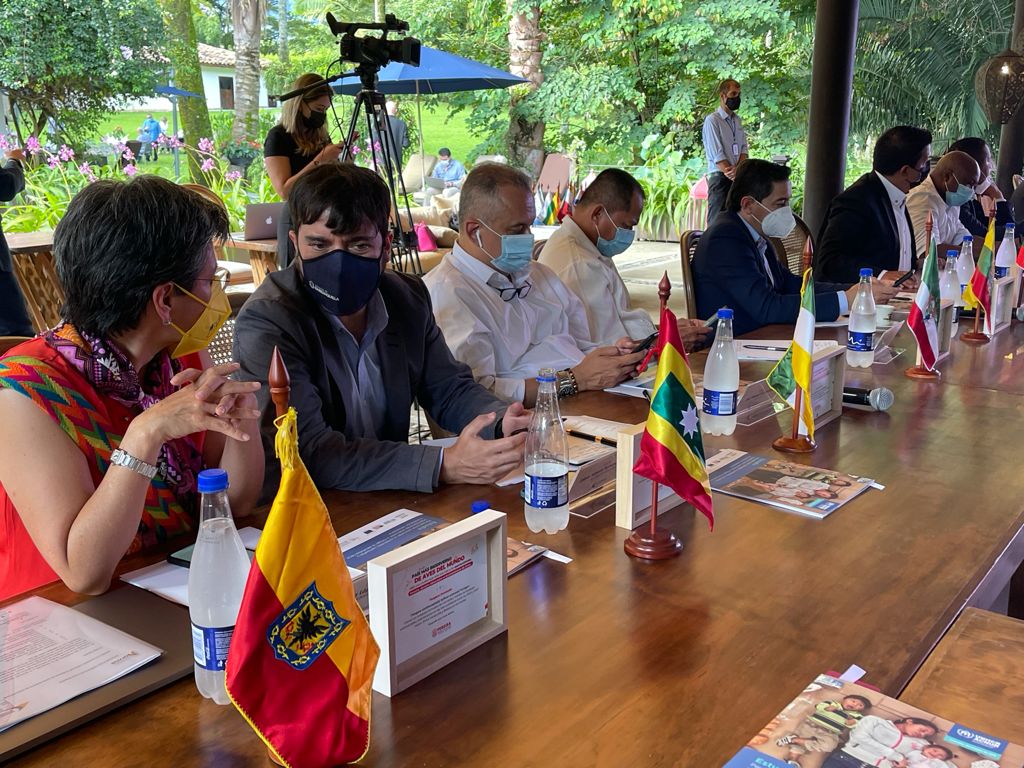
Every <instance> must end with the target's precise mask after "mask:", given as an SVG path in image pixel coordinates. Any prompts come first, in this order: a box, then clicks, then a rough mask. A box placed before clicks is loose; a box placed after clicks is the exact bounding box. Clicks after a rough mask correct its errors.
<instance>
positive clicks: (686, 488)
mask: <svg viewBox="0 0 1024 768" xmlns="http://www.w3.org/2000/svg"><path fill="white" fill-rule="evenodd" d="M699 414H700V407H699V406H698V405H697V397H696V394H695V393H694V388H693V376H691V375H690V366H689V364H688V363H687V360H686V351H685V350H684V349H683V343H682V342H681V341H680V340H679V328H678V326H677V324H676V316H675V315H673V314H672V311H671V310H670V309H668V308H667V307H666V308H665V309H663V310H661V326H660V331H659V335H658V373H657V375H656V376H655V377H654V393H653V394H652V396H651V412H650V413H649V414H648V416H647V427H646V429H645V430H644V434H643V437H641V438H640V458H638V459H637V461H636V464H635V465H634V466H633V471H634V472H636V473H637V474H638V475H640V476H641V477H646V478H647V479H648V480H653V481H654V482H656V483H661V484H662V485H667V486H668V487H669V488H671V489H672V490H673V491H675V492H676V493H677V494H678V495H679V497H680V498H682V499H685V500H686V501H688V502H690V503H691V504H693V506H694V507H695V508H697V509H699V510H700V511H701V512H703V513H704V516H705V517H706V518H707V519H708V522H709V523H711V530H714V529H715V513H714V511H713V510H712V508H711V485H710V483H709V482H708V470H707V466H706V465H707V460H706V459H705V458H704V440H703V438H702V437H701V433H700V418H699Z"/></svg>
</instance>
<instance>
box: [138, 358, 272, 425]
mask: <svg viewBox="0 0 1024 768" xmlns="http://www.w3.org/2000/svg"><path fill="white" fill-rule="evenodd" d="M238 368H239V364H238V363H225V364H223V365H215V366H213V367H212V368H207V369H206V370H205V371H198V370H196V369H195V368H187V369H185V370H184V371H181V372H180V373H178V374H176V375H175V376H174V378H173V379H171V383H172V384H175V385H179V386H182V388H181V389H179V390H178V391H177V392H175V393H174V394H172V395H169V396H168V397H165V398H164V399H163V400H161V401H160V402H159V403H157V404H156V405H154V406H153V407H151V408H149V409H148V410H146V411H144V412H143V413H142V414H140V415H139V416H138V417H136V419H135V421H142V422H143V423H144V425H145V426H146V428H147V430H150V431H152V432H153V433H154V434H155V437H157V439H158V440H159V441H160V442H161V443H163V442H166V441H167V440H173V439H174V438H176V437H183V436H184V435H190V434H192V433H193V432H200V431H202V430H211V431H214V432H220V433H221V434H223V435H226V436H227V437H230V438H233V439H235V440H242V441H246V440H248V439H249V432H248V431H247V429H246V428H245V424H244V422H246V421H252V420H255V419H258V418H259V416H260V412H259V410H258V409H257V408H256V395H255V392H257V391H258V390H259V388H260V384H259V382H257V381H233V380H231V379H229V378H228V376H230V375H231V374H232V373H234V372H235V371H237V370H238ZM139 426H142V425H139Z"/></svg>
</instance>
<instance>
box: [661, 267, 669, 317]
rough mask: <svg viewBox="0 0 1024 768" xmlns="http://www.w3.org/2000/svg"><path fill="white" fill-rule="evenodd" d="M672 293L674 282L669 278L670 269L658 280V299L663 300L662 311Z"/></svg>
mask: <svg viewBox="0 0 1024 768" xmlns="http://www.w3.org/2000/svg"><path fill="white" fill-rule="evenodd" d="M671 295H672V282H671V281H670V280H669V279H668V270H666V271H665V274H663V275H662V276H661V280H660V281H659V282H658V299H659V300H660V301H661V311H662V312H664V311H665V307H667V306H668V297H669V296H671Z"/></svg>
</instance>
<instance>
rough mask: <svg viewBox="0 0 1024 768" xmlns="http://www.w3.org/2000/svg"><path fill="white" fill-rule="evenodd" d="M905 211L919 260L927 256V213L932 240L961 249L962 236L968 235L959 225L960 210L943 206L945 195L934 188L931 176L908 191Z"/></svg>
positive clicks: (952, 206)
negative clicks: (912, 228)
mask: <svg viewBox="0 0 1024 768" xmlns="http://www.w3.org/2000/svg"><path fill="white" fill-rule="evenodd" d="M907 210H908V211H910V222H911V223H912V224H913V225H914V237H916V238H917V255H918V256H922V255H924V254H925V253H927V252H928V242H927V240H925V236H924V227H925V224H926V223H927V221H928V214H929V213H930V214H931V215H932V236H933V237H934V238H935V242H936V243H945V244H946V245H960V243H962V242H963V241H964V235H969V234H971V233H970V232H968V231H967V227H965V226H964V225H963V224H962V223H961V221H960V206H959V205H946V198H945V195H944V194H943V193H942V192H939V190H937V189H936V188H935V184H934V183H933V182H932V177H931V176H929V177H928V178H927V179H925V180H924V181H922V182H921V183H920V184H918V185H917V186H916V187H914V188H913V189H912V190H910V194H909V195H907Z"/></svg>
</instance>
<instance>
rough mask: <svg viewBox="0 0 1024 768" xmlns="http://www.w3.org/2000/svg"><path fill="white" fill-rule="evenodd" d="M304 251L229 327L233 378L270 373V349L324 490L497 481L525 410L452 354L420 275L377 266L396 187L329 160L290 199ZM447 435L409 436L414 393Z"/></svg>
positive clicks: (517, 443)
mask: <svg viewBox="0 0 1024 768" xmlns="http://www.w3.org/2000/svg"><path fill="white" fill-rule="evenodd" d="M288 204H289V208H290V211H291V219H292V230H291V232H289V236H290V238H291V239H292V242H293V244H294V245H295V248H296V252H297V253H298V255H299V258H298V259H295V261H293V262H292V264H291V266H289V267H288V268H287V269H284V270H282V271H279V272H274V273H272V274H271V275H270V276H269V277H268V278H267V279H266V280H265V281H264V282H263V284H262V285H260V287H259V288H258V289H257V290H256V292H255V293H254V294H253V295H252V297H251V298H250V299H249V300H248V301H247V302H246V303H245V306H244V307H243V308H242V311H241V313H240V314H239V316H238V320H237V323H236V326H235V357H236V359H237V360H238V361H239V362H240V363H241V364H242V370H241V372H240V375H241V376H242V377H243V378H245V379H248V380H255V381H261V382H263V383H266V381H267V376H268V371H269V368H270V357H271V354H272V352H273V349H274V347H275V346H277V347H278V348H279V349H280V350H281V355H282V357H283V358H284V363H285V366H286V367H287V368H288V373H289V375H290V377H291V404H292V405H293V406H294V407H295V410H296V411H297V413H298V432H299V450H300V453H301V455H302V460H303V461H304V462H305V464H306V466H307V467H308V468H309V471H310V474H311V475H312V477H313V480H314V481H315V482H316V484H317V485H318V486H319V487H321V488H338V489H343V490H351V491H373V490H382V489H405V490H417V491H427V492H429V491H432V490H433V489H434V488H436V487H437V485H438V484H439V483H442V482H445V483H492V482H494V481H495V480H497V479H498V478H500V477H502V476H503V475H505V474H507V473H508V472H510V471H511V470H512V469H514V468H515V467H517V466H519V464H520V463H521V462H522V459H523V446H524V443H525V435H523V434H517V435H513V433H515V432H517V431H519V430H522V429H524V428H525V427H526V426H527V425H528V423H529V414H528V413H526V411H525V410H524V408H523V406H522V404H521V403H513V404H512V405H511V406H509V405H507V403H505V401H503V400H499V399H498V398H497V397H495V396H494V395H492V394H491V393H490V392H488V391H487V390H486V389H485V388H484V387H482V386H480V385H479V384H477V383H476V382H475V381H474V380H473V374H472V372H471V371H470V370H469V368H468V367H466V366H465V365H463V364H462V363H459V362H457V361H456V360H455V359H454V358H453V357H452V355H451V352H449V350H448V345H447V344H446V343H445V340H444V337H443V336H442V335H441V331H440V329H439V328H438V327H437V325H436V324H435V322H434V315H433V311H432V308H431V305H430V296H429V294H428V293H427V290H426V288H425V287H424V285H423V282H422V281H421V280H420V279H419V278H418V277H412V276H409V275H405V274H402V273H398V272H392V271H390V270H385V265H386V263H387V260H388V257H389V254H390V248H391V234H390V230H389V227H388V217H389V213H390V209H391V205H390V193H389V192H388V189H387V187H386V186H385V185H384V183H383V181H381V179H380V177H379V176H377V175H376V174H375V173H373V172H372V171H369V170H367V169H364V168H359V167H356V166H354V165H350V164H335V163H332V164H327V165H322V166H319V167H317V168H315V169H313V170H312V171H310V172H308V173H306V174H304V175H303V176H302V177H301V178H300V179H299V181H297V182H296V183H295V186H294V187H293V188H292V191H291V194H290V195H289V199H288ZM259 397H260V407H261V409H262V411H263V422H262V433H263V442H264V449H265V451H266V460H267V475H268V477H267V481H266V483H265V484H264V491H265V494H266V495H269V493H271V492H272V491H273V490H274V489H275V488H276V486H277V482H278V479H279V477H280V471H279V467H278V462H277V459H276V458H275V456H274V447H273V437H274V432H275V429H274V426H273V418H274V406H273V404H272V403H271V402H270V395H269V390H268V388H267V387H264V389H263V390H262V391H261V392H260V394H259ZM414 398H415V399H416V400H417V401H418V402H419V404H420V405H421V406H422V407H423V409H424V410H425V411H426V412H427V413H428V414H429V415H430V416H431V417H432V418H433V419H434V421H436V422H437V423H438V424H439V425H440V426H441V427H443V428H444V429H446V430H448V431H451V432H455V433H460V434H459V438H458V440H457V441H456V443H455V445H453V446H450V447H448V448H445V449H444V450H443V451H442V449H440V448H436V447H431V446H423V445H410V444H409V443H408V435H409V413H410V408H411V405H412V401H413V399H414Z"/></svg>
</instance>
